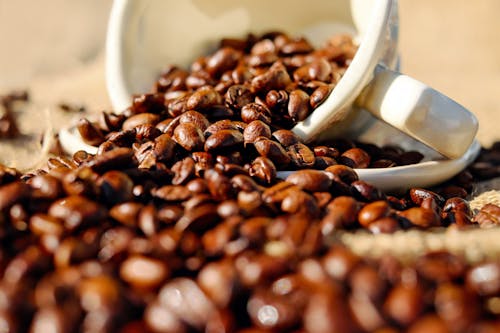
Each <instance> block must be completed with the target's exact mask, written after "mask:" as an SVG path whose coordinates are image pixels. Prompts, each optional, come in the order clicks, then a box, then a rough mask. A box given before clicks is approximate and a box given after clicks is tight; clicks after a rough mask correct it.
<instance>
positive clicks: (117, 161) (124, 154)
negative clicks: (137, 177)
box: [88, 148, 137, 172]
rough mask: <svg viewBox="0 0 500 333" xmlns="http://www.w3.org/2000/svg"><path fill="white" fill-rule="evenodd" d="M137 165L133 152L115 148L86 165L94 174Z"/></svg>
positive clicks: (128, 149) (97, 156) (98, 155)
mask: <svg viewBox="0 0 500 333" xmlns="http://www.w3.org/2000/svg"><path fill="white" fill-rule="evenodd" d="M134 165H137V160H136V158H135V156H134V151H133V150H132V149H130V148H115V149H113V150H110V151H106V152H104V153H102V154H97V155H96V157H95V158H94V159H93V160H92V161H91V162H90V163H89V164H88V166H89V167H90V168H91V169H92V170H94V171H95V172H106V171H108V170H114V169H118V170H120V169H126V168H128V167H131V166H134Z"/></svg>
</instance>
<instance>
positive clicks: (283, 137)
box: [272, 129, 301, 147]
mask: <svg viewBox="0 0 500 333" xmlns="http://www.w3.org/2000/svg"><path fill="white" fill-rule="evenodd" d="M272 136H273V139H275V140H276V141H278V142H279V143H280V144H281V145H282V146H283V147H290V146H291V145H295V144H298V143H301V142H300V138H299V137H298V136H297V135H296V134H295V133H293V132H292V131H289V130H284V129H281V130H277V131H274V132H273V134H272Z"/></svg>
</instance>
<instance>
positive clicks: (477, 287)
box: [466, 262, 500, 296]
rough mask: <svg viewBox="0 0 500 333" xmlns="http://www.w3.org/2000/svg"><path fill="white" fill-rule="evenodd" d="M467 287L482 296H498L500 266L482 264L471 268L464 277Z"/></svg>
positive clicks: (492, 263)
mask: <svg viewBox="0 0 500 333" xmlns="http://www.w3.org/2000/svg"><path fill="white" fill-rule="evenodd" d="M466 282H467V287H468V288H470V289H471V290H473V291H474V292H476V293H477V294H479V295H482V296H498V295H500V264H498V263H496V262H489V263H482V264H479V265H476V266H475V267H473V268H471V269H470V270H469V271H468V272H467V275H466Z"/></svg>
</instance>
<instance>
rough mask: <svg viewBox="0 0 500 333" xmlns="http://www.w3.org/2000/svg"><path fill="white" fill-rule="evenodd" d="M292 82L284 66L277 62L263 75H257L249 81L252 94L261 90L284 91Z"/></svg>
mask: <svg viewBox="0 0 500 333" xmlns="http://www.w3.org/2000/svg"><path fill="white" fill-rule="evenodd" d="M291 82H292V80H291V78H290V75H288V72H287V70H286V68H285V66H284V65H283V64H282V63H281V62H279V61H277V62H275V63H274V64H273V65H272V66H271V67H270V68H269V70H267V71H266V72H265V73H263V74H260V75H257V76H256V77H254V78H253V79H252V81H251V87H252V90H253V91H254V92H261V91H263V90H267V91H269V90H280V89H285V88H286V87H287V86H288V85H289V84H290V83H291Z"/></svg>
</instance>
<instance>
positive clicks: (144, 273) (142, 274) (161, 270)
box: [120, 255, 170, 289]
mask: <svg viewBox="0 0 500 333" xmlns="http://www.w3.org/2000/svg"><path fill="white" fill-rule="evenodd" d="M169 275H170V272H169V269H168V266H167V265H166V264H165V263H164V262H163V261H160V260H157V259H152V258H147V257H144V256H140V255H134V256H131V257H129V258H127V259H126V260H125V261H124V262H123V263H122V264H121V266H120V277H121V278H122V279H123V280H124V281H125V282H127V283H129V284H130V285H132V286H133V287H134V288H140V289H153V288H157V287H159V286H160V285H161V283H162V282H163V281H164V280H165V279H166V278H167V277H168V276H169Z"/></svg>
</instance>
